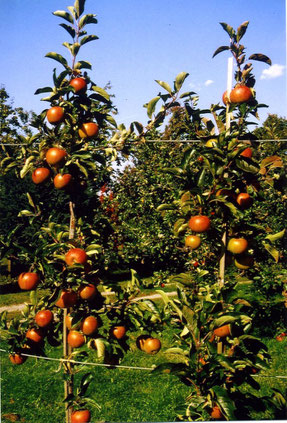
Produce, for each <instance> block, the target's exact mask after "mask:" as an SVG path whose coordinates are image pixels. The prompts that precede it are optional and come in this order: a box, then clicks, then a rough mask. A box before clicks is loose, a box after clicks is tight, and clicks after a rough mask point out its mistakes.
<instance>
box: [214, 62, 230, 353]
mask: <svg viewBox="0 0 287 423" xmlns="http://www.w3.org/2000/svg"><path fill="white" fill-rule="evenodd" d="M232 77H233V58H232V57H229V59H228V64H227V96H228V97H229V94H230V91H231V89H232ZM225 122H226V124H225V129H226V135H228V134H229V133H230V112H229V103H228V102H227V104H226V119H225ZM226 240H227V222H224V223H223V234H222V238H221V241H222V247H223V254H222V257H221V259H220V262H219V286H220V287H222V286H223V285H224V279H225V257H226ZM222 352H223V343H222V342H221V341H219V342H218V343H217V354H222Z"/></svg>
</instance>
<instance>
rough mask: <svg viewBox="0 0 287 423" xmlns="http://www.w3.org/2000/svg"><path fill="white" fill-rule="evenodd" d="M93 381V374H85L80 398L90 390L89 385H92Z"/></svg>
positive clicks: (80, 388) (81, 383) (81, 384)
mask: <svg viewBox="0 0 287 423" xmlns="http://www.w3.org/2000/svg"><path fill="white" fill-rule="evenodd" d="M93 379H94V376H93V374H92V373H86V374H84V376H83V377H82V379H81V382H80V387H79V396H83V395H84V394H85V393H86V391H87V389H88V387H89V385H90V383H91V381H92V380H93Z"/></svg>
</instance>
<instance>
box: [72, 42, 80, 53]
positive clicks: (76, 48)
mask: <svg viewBox="0 0 287 423" xmlns="http://www.w3.org/2000/svg"><path fill="white" fill-rule="evenodd" d="M80 47H81V45H80V44H79V43H74V44H72V46H71V52H72V54H73V56H77V54H78V52H79V50H80Z"/></svg>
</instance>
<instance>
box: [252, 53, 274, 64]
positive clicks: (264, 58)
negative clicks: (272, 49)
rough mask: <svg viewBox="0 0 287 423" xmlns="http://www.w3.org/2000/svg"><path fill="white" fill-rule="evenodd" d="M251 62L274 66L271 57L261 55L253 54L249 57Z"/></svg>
mask: <svg viewBox="0 0 287 423" xmlns="http://www.w3.org/2000/svg"><path fill="white" fill-rule="evenodd" d="M249 60H257V61H258V62H264V63H267V64H268V65H270V66H271V65H272V62H271V60H270V59H269V57H268V56H265V54H261V53H256V54H252V55H251V56H249Z"/></svg>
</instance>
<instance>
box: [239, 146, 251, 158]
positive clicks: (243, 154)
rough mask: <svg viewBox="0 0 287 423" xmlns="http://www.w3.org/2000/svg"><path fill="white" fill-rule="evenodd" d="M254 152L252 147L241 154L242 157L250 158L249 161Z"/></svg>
mask: <svg viewBox="0 0 287 423" xmlns="http://www.w3.org/2000/svg"><path fill="white" fill-rule="evenodd" d="M252 155H253V151H252V149H251V148H250V147H247V148H245V150H243V151H242V153H240V156H243V157H248V158H249V159H250V158H251V157H252Z"/></svg>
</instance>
